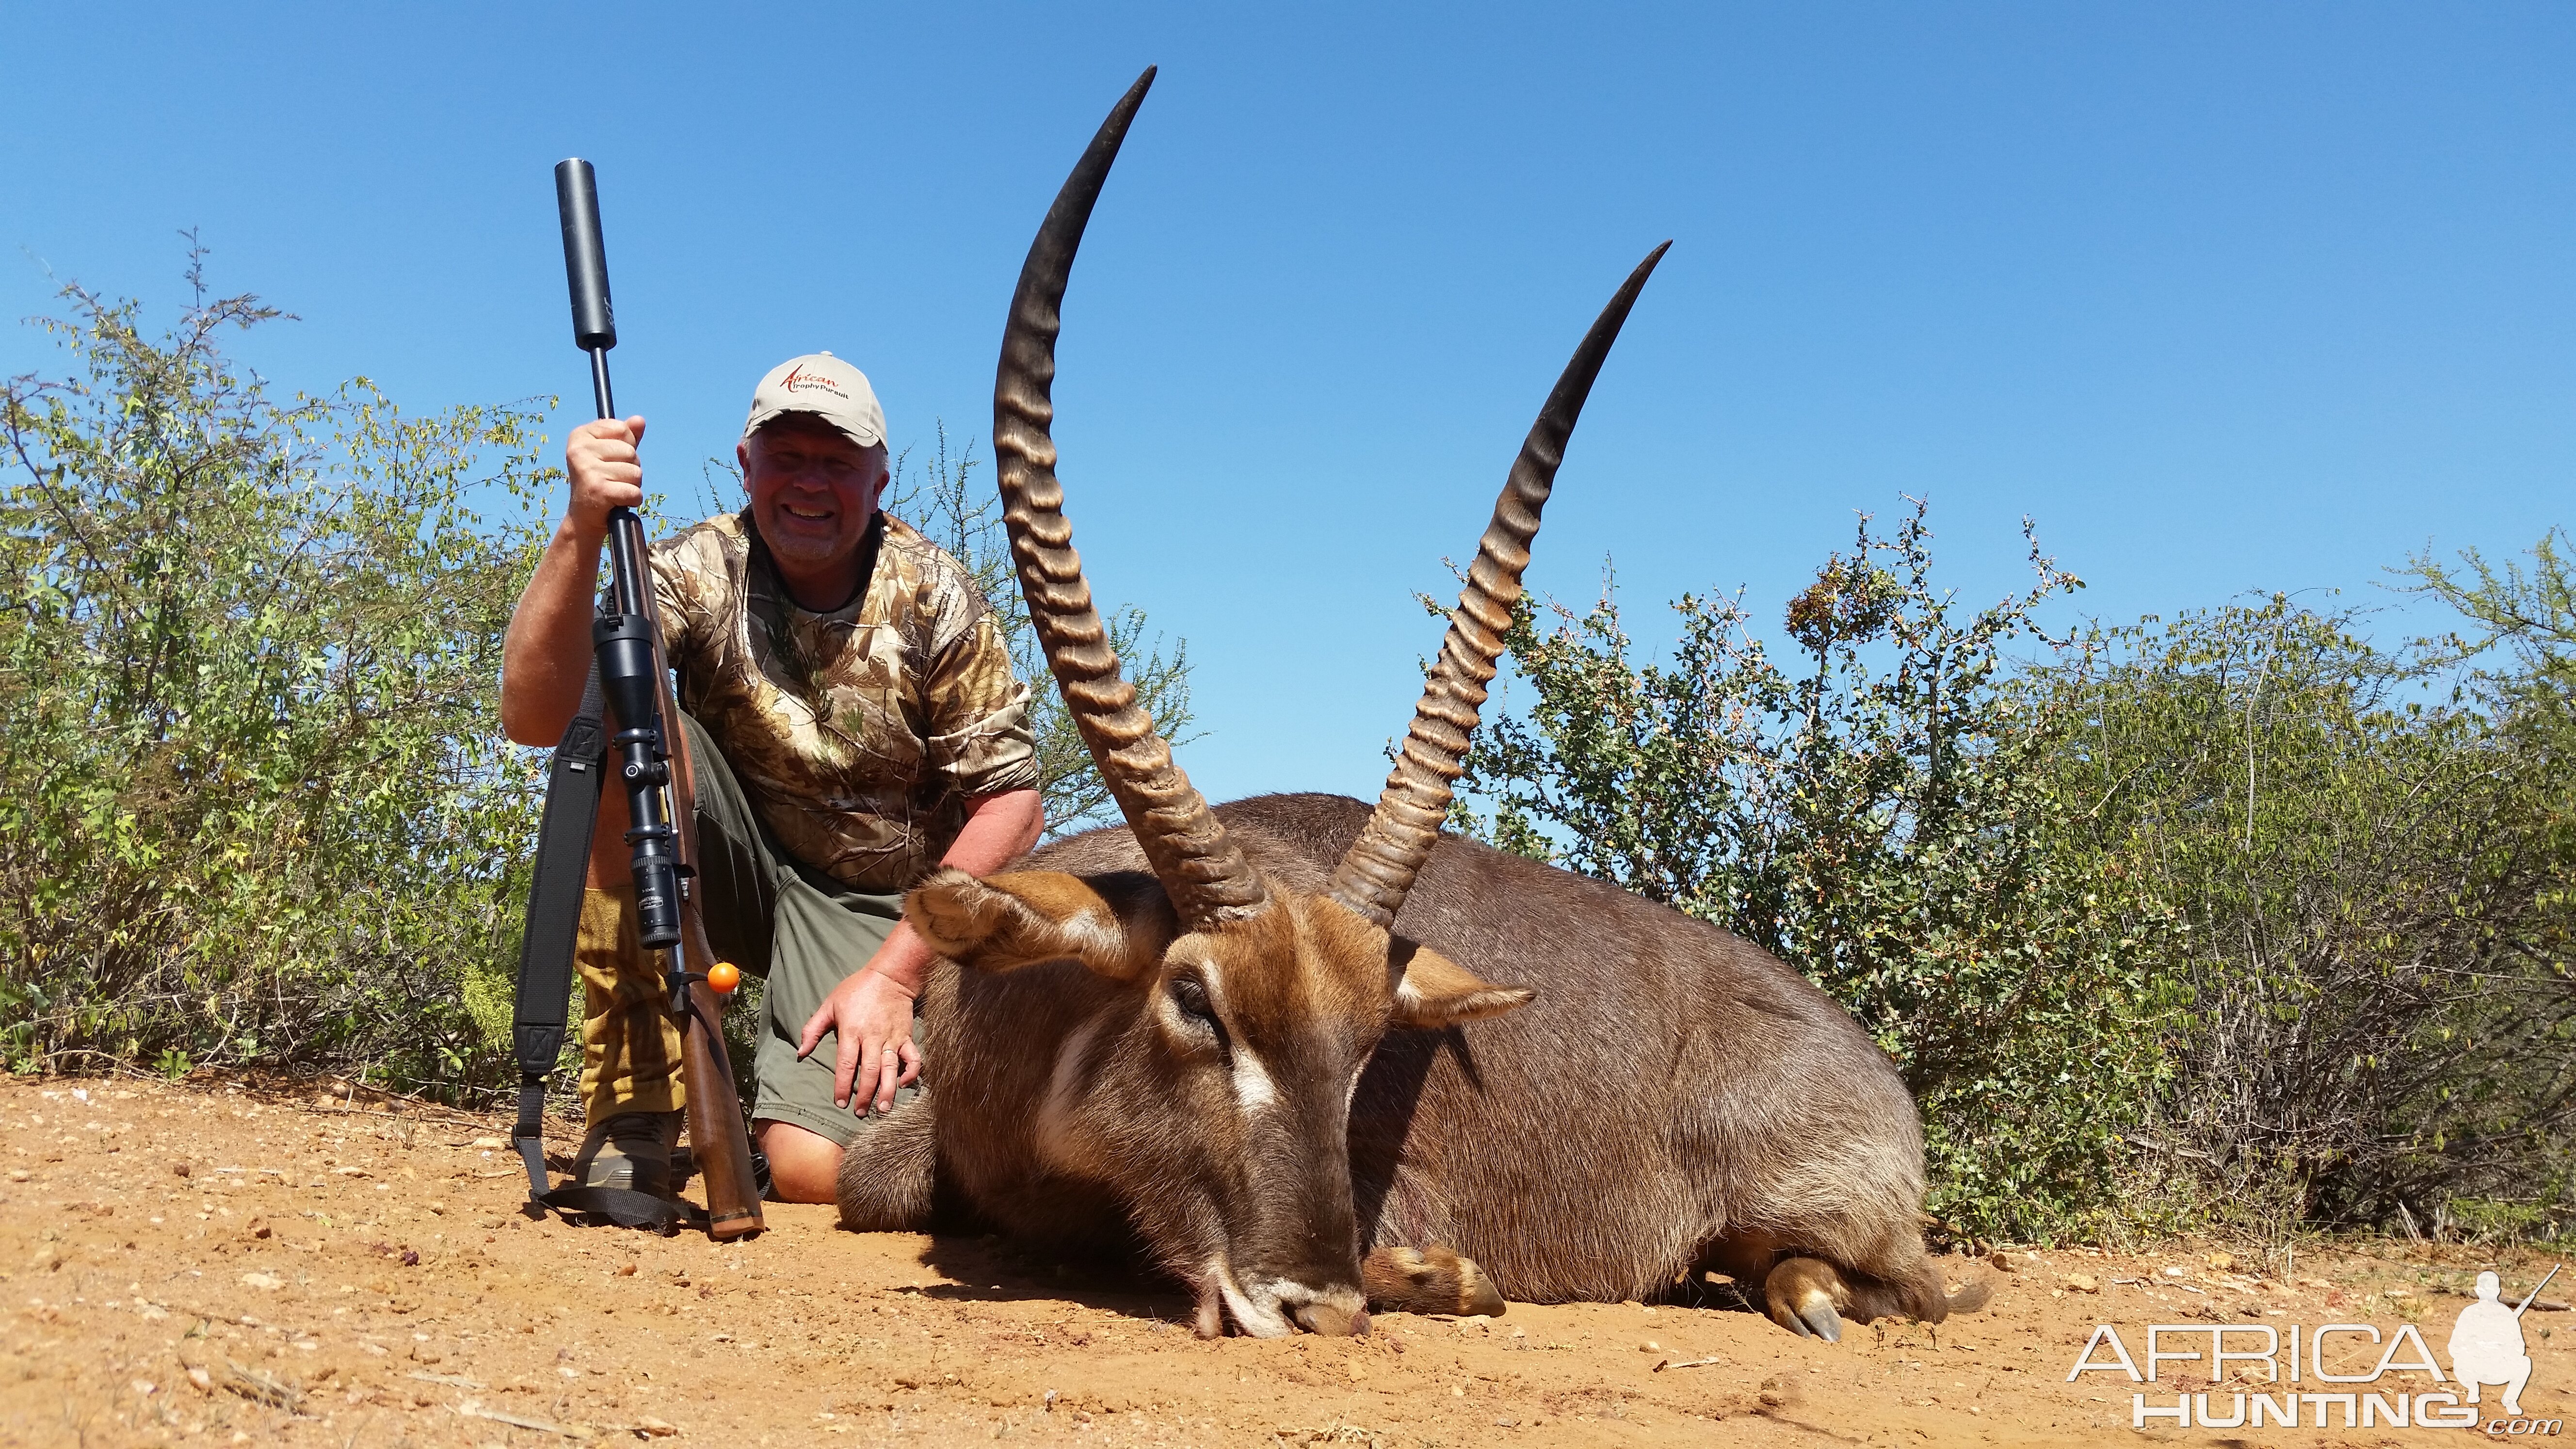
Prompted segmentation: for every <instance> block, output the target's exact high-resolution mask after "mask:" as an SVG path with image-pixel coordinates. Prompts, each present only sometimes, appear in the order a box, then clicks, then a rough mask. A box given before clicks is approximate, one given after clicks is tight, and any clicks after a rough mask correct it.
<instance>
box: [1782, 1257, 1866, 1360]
mask: <svg viewBox="0 0 2576 1449" xmlns="http://www.w3.org/2000/svg"><path fill="white" fill-rule="evenodd" d="M1762 1300H1763V1304H1764V1306H1765V1308H1766V1309H1767V1310H1768V1311H1769V1313H1770V1315H1771V1321H1772V1322H1774V1323H1776V1324H1779V1325H1780V1326H1781V1327H1782V1328H1785V1329H1787V1330H1789V1331H1790V1332H1791V1333H1794V1334H1797V1335H1798V1336H1800V1337H1802V1338H1804V1337H1807V1336H1809V1335H1813V1336H1814V1337H1817V1338H1821V1339H1823V1340H1824V1341H1825V1342H1827V1343H1835V1342H1839V1341H1840V1340H1841V1338H1842V1336H1843V1321H1842V1317H1841V1315H1840V1314H1839V1313H1838V1312H1837V1311H1836V1310H1837V1309H1842V1308H1848V1307H1850V1306H1851V1288H1850V1286H1849V1285H1848V1284H1846V1283H1844V1282H1843V1275H1842V1274H1840V1273H1838V1272H1836V1271H1835V1270H1834V1266H1833V1265H1832V1264H1831V1263H1828V1262H1826V1261H1825V1260H1824V1259H1822V1258H1783V1259H1781V1260H1780V1263H1779V1266H1777V1267H1775V1268H1773V1269H1772V1270H1771V1274H1770V1276H1769V1277H1767V1278H1765V1279H1764V1280H1763V1281H1762Z"/></svg>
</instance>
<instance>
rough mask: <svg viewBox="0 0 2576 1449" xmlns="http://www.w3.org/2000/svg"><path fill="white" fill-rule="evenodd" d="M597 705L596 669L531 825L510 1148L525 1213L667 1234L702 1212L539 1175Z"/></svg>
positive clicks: (602, 738) (597, 770) (576, 919)
mask: <svg viewBox="0 0 2576 1449" xmlns="http://www.w3.org/2000/svg"><path fill="white" fill-rule="evenodd" d="M606 712H607V706H606V703H605V701H604V700H603V698H602V696H601V694H600V689H599V668H598V666H597V665H596V664H594V665H592V666H591V671H590V681H589V683H587V684H586V685H584V686H583V688H582V694H581V712H580V713H578V714H576V715H574V716H573V721H572V723H571V724H569V725H567V726H565V727H564V733H563V740H562V742H561V743H560V744H558V745H556V746H555V753H554V758H553V760H552V761H551V762H550V763H549V764H548V765H547V767H546V807H545V814H544V815H543V816H542V817H541V818H540V820H539V823H538V826H537V868H536V879H535V881H534V882H533V883H532V884H531V885H530V887H529V890H528V921H527V930H526V933H525V934H524V935H522V936H521V937H520V941H519V988H518V1000H517V1005H516V1007H515V1009H514V1010H513V1012H512V1015H511V1024H510V1039H511V1044H512V1046H513V1047H514V1048H515V1049H516V1051H517V1054H518V1058H519V1120H518V1123H517V1125H515V1126H514V1127H512V1128H511V1130H510V1141H511V1144H512V1145H513V1146H515V1147H517V1148H518V1149H519V1161H520V1163H521V1165H522V1166H524V1167H526V1168H527V1171H528V1203H529V1207H530V1210H531V1212H532V1214H533V1215H535V1216H543V1215H544V1214H545V1213H546V1212H548V1211H553V1212H559V1213H562V1214H564V1215H566V1216H567V1217H572V1216H576V1215H578V1216H581V1217H588V1218H599V1219H603V1220H605V1221H607V1222H611V1223H614V1224H616V1225H617V1226H619V1227H624V1228H650V1229H652V1230H654V1231H655V1232H660V1233H671V1232H676V1231H678V1229H679V1228H680V1227H681V1225H683V1224H689V1225H693V1226H700V1227H703V1226H704V1225H705V1222H706V1210H705V1209H704V1208H700V1207H698V1206H696V1205H694V1204H691V1203H687V1202H675V1201H672V1200H671V1199H668V1198H661V1197H655V1196H654V1195H653V1194H651V1193H646V1192H636V1191H634V1190H633V1189H630V1188H619V1187H578V1186H572V1187H563V1188H555V1187H554V1186H553V1185H552V1183H551V1182H550V1181H549V1180H548V1178H547V1174H546V1152H545V1111H546V1079H547V1078H548V1077H549V1076H550V1075H552V1073H553V1072H554V1068H555V1058H556V1057H557V1056H558V1055H559V1054H560V1053H561V1052H562V1051H563V1043H564V1024H565V1017H566V1016H567V1015H568V1013H569V1010H570V1006H571V1001H572V963H573V947H574V943H575V940H576V938H577V937H578V936H579V935H580V932H581V894H582V889H583V886H584V884H585V882H586V880H587V877H588V874H589V868H590V839H591V833H592V831H593V830H594V829H595V828H596V827H597V825H598V822H599V792H600V787H601V784H602V781H601V778H600V777H601V775H602V774H603V773H604V772H603V770H602V765H603V763H604V762H605V761H606V759H607V757H608V728H607V725H606V723H605V719H606Z"/></svg>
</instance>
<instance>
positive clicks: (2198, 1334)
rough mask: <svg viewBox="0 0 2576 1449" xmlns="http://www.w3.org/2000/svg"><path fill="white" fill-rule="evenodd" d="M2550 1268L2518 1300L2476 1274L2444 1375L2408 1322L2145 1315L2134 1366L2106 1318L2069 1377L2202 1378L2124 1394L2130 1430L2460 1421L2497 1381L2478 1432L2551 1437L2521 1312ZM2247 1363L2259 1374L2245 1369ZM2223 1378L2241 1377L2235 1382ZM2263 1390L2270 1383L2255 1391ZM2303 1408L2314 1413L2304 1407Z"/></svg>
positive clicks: (2554, 1426)
mask: <svg viewBox="0 0 2576 1449" xmlns="http://www.w3.org/2000/svg"><path fill="white" fill-rule="evenodd" d="M2558 1272H2559V1270H2558V1269H2557V1268H2552V1269H2550V1270H2549V1273H2548V1276H2547V1277H2544V1278H2542V1279H2541V1280H2540V1282H2539V1283H2538V1284H2536V1285H2535V1286H2534V1287H2533V1288H2532V1290H2531V1291H2530V1292H2529V1293H2527V1294H2524V1295H2523V1299H2522V1301H2521V1302H2520V1303H2519V1304H2511V1305H2508V1304H2506V1303H2505V1302H2504V1301H2503V1291H2504V1284H2503V1280H2502V1279H2500V1278H2498V1277H2497V1276H2496V1275H2495V1274H2493V1273H2480V1274H2479V1275H2478V1280H2477V1299H2476V1301H2474V1302H2472V1303H2471V1304H2469V1306H2468V1307H2466V1308H2463V1309H2461V1310H2460V1316H2459V1319H2458V1321H2457V1322H2456V1323H2454V1324H2453V1326H2452V1328H2451V1338H2450V1342H2449V1343H2448V1344H2447V1345H2446V1346H2445V1348H2446V1351H2447V1355H2448V1357H2449V1358H2450V1360H2451V1372H2450V1373H2449V1374H2447V1375H2446V1374H2444V1373H2443V1372H2442V1366H2441V1364H2440V1362H2439V1361H2438V1360H2436V1359H2435V1358H2434V1356H2433V1349H2432V1346H2431V1345H2430V1344H2428V1343H2426V1342H2425V1341H2424V1335H2423V1334H2422V1333H2420V1332H2418V1331H2417V1330H2416V1327H2415V1325H2413V1324H2411V1323H2402V1324H2399V1325H2398V1326H2397V1328H2396V1329H2395V1330H2394V1331H2393V1332H2385V1333H2383V1331H2382V1330H2381V1329H2380V1328H2379V1327H2378V1326H2376V1325H2374V1324H2368V1323H2326V1324H2319V1325H2318V1326H2316V1327H2315V1328H2313V1329H2310V1328H2307V1327H2305V1326H2303V1325H2300V1324H2280V1325H2274V1324H2268V1323H2208V1322H2202V1323H2157V1324H2150V1325H2148V1327H2147V1330H2146V1356H2145V1369H2144V1371H2143V1372H2142V1371H2141V1370H2140V1368H2139V1360H2138V1359H2136V1358H2134V1357H2132V1356H2131V1354H2130V1352H2129V1348H2128V1346H2127V1345H2126V1344H2124V1343H2122V1342H2121V1341H2120V1331H2119V1329H2117V1328H2116V1327H2114V1326H2112V1325H2110V1324H2107V1323H2104V1324H2097V1325H2095V1326H2094V1329H2093V1336H2092V1337H2091V1338H2089V1339H2087V1340H2085V1344H2084V1350H2083V1352H2081V1353H2079V1354H2077V1355H2076V1357H2075V1366H2074V1367H2073V1368H2071V1369H2069V1370H2067V1373H2066V1381H2067V1382H2068V1383H2076V1382H2079V1381H2080V1380H2081V1379H2082V1377H2083V1376H2084V1375H2085V1374H2088V1373H2116V1374H2121V1375H2123V1376H2125V1377H2126V1378H2127V1379H2128V1380H2129V1381H2130V1382H2131V1383H2134V1384H2140V1385H2145V1384H2153V1383H2156V1382H2158V1381H2159V1380H2160V1379H2162V1378H2165V1377H2168V1376H2172V1375H2175V1371H2177V1370H2178V1371H2179V1375H2178V1376H2192V1375H2195V1374H2197V1375H2199V1376H2205V1377H2207V1378H2208V1380H2209V1390H2210V1391H2209V1392H2201V1393H2179V1394H2177V1395H2175V1397H2174V1399H2173V1401H2172V1402H2171V1403H2170V1404H2159V1403H2155V1402H2152V1401H2151V1400H2150V1398H2149V1396H2148V1394H2146V1393H2144V1392H2137V1393H2132V1394H2131V1395H2130V1396H2129V1422H2130V1427H2132V1428H2145V1427H2147V1426H2148V1425H2149V1424H2150V1423H2152V1422H2154V1421H2157V1420H2166V1421H2170V1423H2171V1424H2172V1425H2173V1426H2174V1427H2177V1428H2191V1427H2194V1426H2198V1427H2205V1428H2211V1429H2233V1428H2236V1427H2239V1426H2240V1425H2241V1426H2244V1427H2246V1428H2255V1429H2259V1428H2262V1427H2264V1426H2266V1425H2267V1424H2269V1425H2277V1426H2279V1427H2281V1428H2285V1429H2286V1428H2297V1427H2300V1424H2301V1421H2302V1419H2307V1422H2308V1425H2309V1426H2310V1427H2314V1428H2318V1429H2324V1428H2329V1427H2339V1428H2346V1429H2352V1428H2362V1429H2369V1428H2377V1427H2381V1426H2385V1427H2388V1428H2392V1429H2405V1428H2419V1429H2465V1428H2469V1427H2472V1426H2474V1425H2477V1424H2478V1423H2479V1420H2480V1418H2481V1417H2482V1415H2481V1411H2480V1406H2479V1392H2480V1390H2481V1389H2482V1388H2485V1387H2488V1386H2496V1387H2501V1388H2502V1389H2503V1390H2504V1393H2503V1395H2502V1396H2501V1402H2500V1404H2499V1407H2501V1408H2502V1410H2503V1411H2504V1416H2503V1417H2501V1418H2493V1419H2488V1420H2486V1422H2485V1425H2484V1430H2485V1432H2486V1433H2488V1434H2490V1435H2498V1436H2506V1435H2510V1436H2521V1435H2528V1434H2538V1435H2544V1436H2548V1435H2556V1434H2558V1433H2560V1432H2561V1429H2562V1425H2561V1422H2560V1421H2559V1420H2556V1419H2527V1418H2525V1417H2523V1413H2522V1391H2523V1389H2524V1387H2525V1386H2527V1385H2528V1384H2529V1383H2530V1382H2531V1355H2530V1352H2529V1350H2528V1347H2527V1345H2526V1344H2525V1342H2524V1340H2523V1336H2522V1316H2523V1314H2524V1313H2526V1312H2528V1311H2529V1310H2530V1308H2531V1305H2532V1303H2533V1302H2534V1300H2536V1299H2538V1298H2539V1297H2540V1290H2541V1289H2542V1288H2546V1287H2548V1286H2549V1283H2550V1280H2551V1279H2553V1278H2556V1277H2557V1276H2558ZM2136 1331H2137V1330H2135V1329H2134V1328H2133V1329H2131V1330H2130V1332H2131V1333H2132V1334H2134V1333H2136ZM2371 1346H2376V1348H2377V1350H2378V1360H2377V1362H2376V1363H2375V1364H2373V1363H2372V1362H2371V1360H2370V1359H2369V1358H2368V1357H2367V1354H2368V1353H2369V1351H2370V1348H2371ZM2356 1355H2361V1356H2360V1357H2356ZM2185 1365H2198V1366H2199V1367H2197V1369H2195V1368H2192V1367H2185ZM2346 1369H2352V1370H2357V1371H2356V1372H2344V1370H2346ZM2249 1371H2250V1372H2252V1373H2255V1374H2260V1375H2262V1378H2259V1379H2253V1380H2250V1381H2249V1380H2247V1379H2245V1378H2244V1377H2242V1375H2244V1374H2245V1373H2247V1372H2249ZM2392 1374H2394V1375H2418V1374H2420V1375H2422V1376H2423V1378H2422V1379H2418V1380H2414V1381H2412V1382H2410V1381H2409V1380H2408V1379H2406V1378H2404V1377H2399V1378H2395V1379H2391V1378H2390V1377H2389V1376H2390V1375H2392ZM2266 1380H2268V1383H2266V1382H2265V1381H2266ZM2231 1381H2233V1382H2235V1383H2242V1384H2244V1385H2245V1387H2244V1388H2242V1389H2232V1388H2230V1383H2231ZM2307 1384H2314V1385H2316V1386H2317V1391H2306V1392H2303V1391H2302V1386H2303V1385H2307ZM2347 1386H2356V1387H2347ZM2175 1387H2177V1388H2181V1387H2185V1385H2183V1384H2176V1385H2175ZM2266 1388H2269V1389H2270V1390H2271V1392H2261V1391H2260V1390H2263V1389H2266ZM2311 1413H2312V1414H2313V1415H2314V1417H2313V1418H2312V1419H2310V1418H2308V1417H2307V1416H2308V1415H2309V1414H2311ZM2337 1415H2339V1417H2340V1422H2339V1423H2338V1422H2336V1416H2337Z"/></svg>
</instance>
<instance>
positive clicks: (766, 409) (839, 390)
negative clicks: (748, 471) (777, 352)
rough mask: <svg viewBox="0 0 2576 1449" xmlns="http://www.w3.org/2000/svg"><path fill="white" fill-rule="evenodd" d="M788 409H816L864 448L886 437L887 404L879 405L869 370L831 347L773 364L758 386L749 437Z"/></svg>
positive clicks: (744, 428) (747, 425) (747, 430)
mask: <svg viewBox="0 0 2576 1449" xmlns="http://www.w3.org/2000/svg"><path fill="white" fill-rule="evenodd" d="M782 413H812V414H813V415H814V416H816V417H818V418H821V419H822V420H823V421H825V422H827V423H830V424H831V425H832V426H833V427H835V428H837V429H839V430H840V432H841V434H842V435H843V436H844V437H847V438H848V439H849V440H850V441H851V442H853V443H856V444H858V445H859V446H860V447H862V448H875V447H881V446H883V445H884V443H885V435H886V430H885V409H884V408H881V407H879V406H877V394H876V389H874V388H872V387H869V386H868V375H867V374H866V373H864V372H861V371H859V370H858V369H857V368H855V367H852V366H850V365H849V364H848V363H846V362H843V361H842V360H841V359H839V358H837V357H834V356H833V355H832V354H830V353H828V352H809V353H807V354H805V355H804V356H803V357H791V358H789V359H787V360H786V361H785V362H782V363H780V364H778V365H777V366H776V367H773V368H771V369H770V370H769V375H768V376H767V377H764V378H762V379H761V380H760V386H759V387H756V388H754V389H752V393H751V417H750V419H749V420H748V421H746V422H745V423H744V424H743V425H742V435H743V436H744V437H745V438H749V437H750V436H751V435H752V434H754V433H756V432H758V431H760V427H761V425H762V424H763V423H766V422H769V421H770V420H771V419H773V418H776V417H777V416H779V415H780V414H782Z"/></svg>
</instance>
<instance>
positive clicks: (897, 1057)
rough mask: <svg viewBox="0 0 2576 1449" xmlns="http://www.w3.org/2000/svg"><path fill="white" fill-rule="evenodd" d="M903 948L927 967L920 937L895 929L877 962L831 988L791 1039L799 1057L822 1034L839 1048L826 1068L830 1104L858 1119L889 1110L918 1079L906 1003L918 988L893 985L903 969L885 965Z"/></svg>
mask: <svg viewBox="0 0 2576 1449" xmlns="http://www.w3.org/2000/svg"><path fill="white" fill-rule="evenodd" d="M907 946H908V947H910V948H911V950H910V951H909V952H905V953H904V954H917V955H919V956H920V957H921V958H922V961H923V962H924V963H925V964H926V963H927V962H928V960H929V954H930V953H929V952H927V951H923V950H921V949H920V938H918V937H916V936H914V935H913V934H912V931H911V929H910V928H908V927H904V926H897V927H895V933H894V935H893V936H891V937H889V938H888V939H887V941H886V944H885V947H884V948H883V949H882V950H880V951H878V952H877V961H872V962H870V963H868V966H867V969H865V970H863V971H858V972H854V973H852V975H851V976H850V979H849V980H847V981H844V982H842V983H841V984H840V985H838V986H836V987H833V988H832V994H831V995H829V996H826V997H824V998H823V1004H822V1005H821V1006H819V1007H817V1008H815V1011H814V1014H813V1015H812V1016H810V1017H807V1018H806V1020H805V1031H804V1033H803V1035H801V1036H800V1037H798V1038H797V1042H796V1054H797V1055H798V1056H800V1057H805V1056H812V1055H813V1054H814V1048H815V1047H817V1046H820V1045H821V1044H822V1041H823V1038H824V1037H825V1036H826V1035H829V1036H831V1037H833V1038H834V1039H835V1040H836V1041H837V1042H838V1043H839V1048H838V1049H839V1055H838V1056H837V1057H835V1058H834V1059H833V1063H832V1105H833V1106H835V1107H847V1108H849V1109H850V1110H852V1111H853V1112H856V1113H857V1114H858V1115H860V1116H862V1117H864V1116H866V1115H868V1113H869V1112H870V1111H872V1110H873V1111H878V1112H891V1111H893V1110H894V1094H895V1092H896V1090H897V1089H898V1088H902V1087H909V1086H911V1085H912V1083H913V1079H914V1078H916V1077H919V1076H920V1075H921V1048H919V1047H917V1046H915V1045H913V1042H912V1003H913V1002H914V1000H916V999H917V998H918V997H919V996H920V995H921V988H920V987H919V986H918V985H911V986H907V985H904V984H903V983H902V982H900V981H898V980H896V978H895V972H896V971H897V970H901V969H903V968H900V967H896V966H895V965H894V964H893V963H892V962H886V958H887V957H889V956H893V955H896V954H897V953H898V952H899V951H902V950H903V948H904V947H907ZM878 962H886V965H885V967H884V968H882V969H881V968H880V966H879V965H878ZM915 974H917V970H916V973H915Z"/></svg>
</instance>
